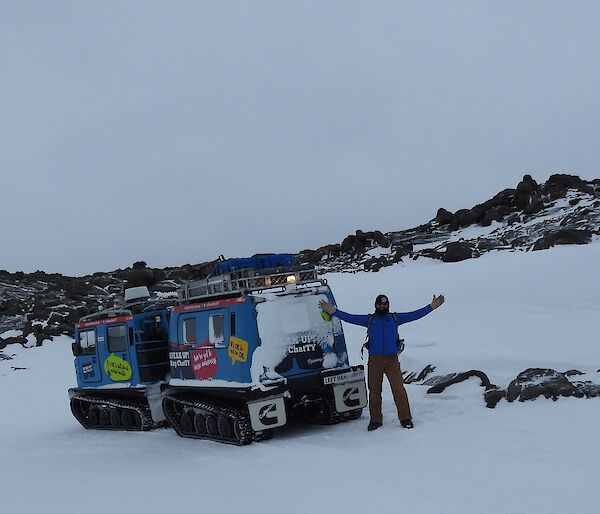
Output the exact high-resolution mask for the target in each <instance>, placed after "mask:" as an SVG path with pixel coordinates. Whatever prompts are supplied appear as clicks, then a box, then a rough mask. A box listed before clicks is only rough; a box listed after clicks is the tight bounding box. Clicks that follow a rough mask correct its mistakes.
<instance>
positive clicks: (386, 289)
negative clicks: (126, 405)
mask: <svg viewBox="0 0 600 514" xmlns="http://www.w3.org/2000/svg"><path fill="white" fill-rule="evenodd" d="M598 262H600V244H597V243H596V244H591V245H588V246H580V247H557V248H553V249H551V250H549V251H544V252H534V253H531V252H530V253H521V252H515V253H509V252H498V253H490V254H487V255H485V256H484V257H482V258H480V259H477V260H472V261H463V262H460V263H456V264H444V263H440V262H437V261H429V260H423V259H419V260H418V261H416V262H412V261H410V262H407V263H405V264H400V265H398V266H394V267H391V268H384V269H383V270H381V271H380V272H379V273H375V274H366V273H359V274H344V275H330V276H328V277H327V278H328V280H329V282H330V284H331V286H332V288H333V290H334V293H335V295H336V299H337V302H338V305H339V306H340V307H341V308H343V309H344V310H347V311H350V312H354V313H366V312H369V311H370V310H371V309H372V302H373V299H374V298H375V296H376V295H377V294H378V293H386V294H388V295H389V297H390V299H391V302H392V309H393V310H396V311H403V310H412V309H416V308H419V307H421V306H423V305H425V304H426V303H428V302H429V301H430V300H431V297H432V295H433V294H434V293H436V294H437V293H444V294H445V296H446V303H445V304H444V305H443V306H442V307H441V308H440V309H438V310H437V311H435V312H433V313H432V314H430V315H429V316H427V317H425V318H423V319H421V320H419V321H417V322H414V323H412V324H409V325H404V326H403V327H402V335H403V336H404V337H405V338H406V345H407V349H406V351H405V352H404V354H403V356H402V364H403V368H405V369H410V370H415V371H419V370H420V369H421V368H422V367H423V366H425V365H426V364H433V365H435V366H436V367H437V369H436V374H437V373H440V374H441V373H446V372H459V371H465V370H468V369H471V368H476V369H481V370H483V371H485V372H486V373H487V374H488V375H489V377H490V379H491V380H492V382H494V383H496V384H498V385H499V386H501V387H505V386H506V385H507V384H508V382H509V381H510V380H511V379H512V378H514V377H515V376H516V374H517V373H518V372H520V371H522V370H524V369H526V368H528V367H538V366H540V367H543V366H548V367H552V368H554V369H556V370H558V371H565V370H567V369H571V368H577V369H579V370H581V371H584V372H587V373H589V374H590V376H592V377H596V380H595V381H596V382H599V381H600V373H598V371H597V370H598V369H599V368H600V342H599V341H598V333H599V328H598V319H600V318H599V316H598V312H599V311H600V289H599V288H598V283H599V280H598V274H599V273H598ZM344 328H345V333H346V337H347V340H348V343H349V346H350V356H351V360H352V362H353V363H358V362H360V355H359V349H360V346H361V344H362V342H363V340H364V330H363V329H360V328H357V327H352V326H349V325H345V326H344ZM69 343H70V341H69V339H68V338H61V339H56V340H55V341H54V342H51V343H46V344H45V345H44V346H43V347H42V348H34V349H23V348H20V347H18V348H17V347H14V346H11V347H9V348H7V349H6V350H5V353H8V354H14V359H13V360H10V361H0V405H1V406H2V409H3V414H2V417H1V418H0V456H1V459H2V464H1V466H0V506H1V509H2V512H6V513H11V514H16V513H32V514H34V513H44V514H54V513H56V514H71V513H73V514H81V513H89V514H92V513H103V514H104V513H106V512H114V513H125V512H132V513H145V514H155V513H164V512H207V513H221V512H223V513H225V512H228V513H232V512H248V513H259V512H260V513H265V512H285V513H286V514H293V513H300V512H310V513H321V512H343V513H354V512H356V513H360V514H369V513H372V512H377V513H380V514H387V513H400V512H410V513H415V514H416V513H427V514H440V513H450V514H452V513H461V514H463V513H477V514H481V513H507V512H510V513H515V514H516V513H528V514H531V513H564V512H573V513H577V514H587V513H589V514H592V513H597V512H600V493H599V492H598V490H597V489H595V485H596V483H597V477H598V473H599V472H600V442H599V439H598V436H597V427H598V425H599V424H600V399H591V400H578V399H560V400H558V401H557V402H552V401H551V400H545V399H538V400H536V401H534V402H525V403H518V402H517V403H513V404H509V403H507V402H506V401H504V400H502V401H501V402H500V403H499V404H498V406H497V407H496V409H494V410H490V409H487V408H485V406H484V402H483V398H482V394H481V393H482V390H481V388H480V387H479V385H478V384H479V381H478V380H477V379H470V380H469V381H467V382H465V383H462V384H459V385H455V386H451V387H450V388H448V389H447V390H446V391H445V392H444V393H442V394H440V395H427V394H426V389H427V388H426V387H424V386H420V385H409V386H407V389H408V393H409V397H410V399H411V405H412V408H413V414H414V416H415V429H414V430H412V431H408V430H404V429H402V428H400V427H399V425H398V422H397V420H395V419H394V408H393V402H392V399H391V394H390V392H389V388H387V386H386V387H384V416H385V424H384V426H383V427H382V428H381V429H380V430H377V431H376V432H372V433H367V431H366V425H367V422H368V416H367V415H366V413H365V414H364V415H363V418H362V419H360V420H358V421H355V422H349V423H344V424H341V425H337V426H332V427H315V426H294V427H290V428H288V429H286V430H284V431H282V432H280V433H278V434H277V435H276V436H275V437H274V438H273V439H271V440H269V441H266V442H264V443H260V444H256V443H255V444H252V445H249V446H246V447H241V448H239V447H233V446H227V445H221V444H218V443H212V442H204V441H196V440H189V439H182V438H180V437H178V436H177V435H176V434H175V432H174V431H172V430H170V429H161V430H156V431H153V432H149V433H118V432H101V431H98V432H94V431H86V430H84V429H83V428H82V427H81V426H80V425H79V424H78V423H77V422H76V421H75V419H74V418H73V417H72V416H71V413H70V411H69V407H68V398H67V392H66V391H67V388H68V387H70V386H72V385H74V383H75V377H74V373H73V369H72V368H73V366H72V356H71V354H70V344H69ZM11 366H15V367H25V368H27V369H26V370H13V369H12V368H11Z"/></svg>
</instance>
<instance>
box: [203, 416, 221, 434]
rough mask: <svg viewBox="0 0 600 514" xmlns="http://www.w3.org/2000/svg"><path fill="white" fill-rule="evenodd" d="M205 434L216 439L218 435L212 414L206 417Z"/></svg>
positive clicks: (217, 427)
mask: <svg viewBox="0 0 600 514" xmlns="http://www.w3.org/2000/svg"><path fill="white" fill-rule="evenodd" d="M206 432H207V433H208V435H209V436H211V437H217V436H218V435H219V426H218V424H217V418H215V417H214V416H213V415H212V414H209V415H208V416H206Z"/></svg>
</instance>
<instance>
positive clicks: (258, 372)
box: [71, 254, 366, 444]
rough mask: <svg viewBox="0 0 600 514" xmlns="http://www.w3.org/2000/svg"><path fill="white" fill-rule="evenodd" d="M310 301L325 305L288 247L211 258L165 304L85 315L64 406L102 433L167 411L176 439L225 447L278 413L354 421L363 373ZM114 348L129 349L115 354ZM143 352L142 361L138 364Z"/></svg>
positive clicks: (331, 322) (249, 436)
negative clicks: (201, 275)
mask: <svg viewBox="0 0 600 514" xmlns="http://www.w3.org/2000/svg"><path fill="white" fill-rule="evenodd" d="M321 299H327V300H328V301H330V302H333V301H334V299H333V295H332V293H331V290H330V288H329V286H328V285H327V283H326V281H325V280H322V279H319V278H318V277H317V275H316V271H315V269H314V268H313V267H307V266H295V265H294V264H293V258H292V256H291V255H289V254H279V255H262V256H255V257H252V258H248V259H230V260H227V261H223V262H220V263H218V264H216V266H215V269H214V271H213V276H212V277H209V278H207V279H203V280H199V281H195V282H190V283H188V284H186V285H185V286H184V287H183V288H181V290H180V291H179V293H178V299H177V301H176V302H175V303H174V304H173V305H167V306H165V305H163V306H157V305H156V304H153V305H148V306H145V307H144V306H142V308H141V309H139V310H140V312H129V313H127V312H116V313H114V315H112V317H107V316H106V315H104V317H102V314H98V315H97V316H100V319H93V320H89V319H84V320H82V322H81V323H80V324H79V325H78V326H77V330H76V337H77V340H76V342H75V343H74V345H73V346H74V353H79V355H77V358H76V368H77V374H78V384H79V388H77V389H73V390H71V396H72V399H71V408H72V410H73V413H74V414H75V416H76V417H77V419H78V420H79V421H80V422H81V423H82V424H83V425H84V426H86V428H109V429H123V428H125V429H137V430H144V429H147V428H152V426H156V425H157V424H159V423H161V422H162V421H163V419H164V418H165V417H166V419H167V420H168V422H169V423H170V424H171V426H172V427H173V428H174V429H175V430H176V432H177V433H178V434H179V435H181V436H183V437H192V438H203V439H212V440H216V441H221V442H227V443H233V444H247V443H250V442H252V441H253V440H258V439H261V438H264V437H265V436H268V435H269V434H270V433H272V431H273V430H274V429H276V428H279V427H281V426H283V425H285V424H286V423H287V422H288V420H300V421H305V422H311V423H320V424H332V423H337V422H340V421H345V420H349V419H356V418H358V417H360V415H361V413H362V409H363V408H364V407H365V405H366V387H365V383H364V370H363V368H362V366H355V367H351V366H350V365H349V363H348V355H347V351H346V344H345V340H344V335H343V332H342V327H341V323H340V322H339V320H337V318H333V319H331V318H329V317H327V316H323V315H322V314H323V313H321V311H320V309H319V308H318V302H319V300H321ZM151 321H153V323H151ZM143 326H147V327H148V329H149V330H150V329H151V331H152V334H150V332H147V331H146V330H145V329H143V328H142V327H143ZM115 327H121V328H120V329H118V330H117V328H115ZM92 329H93V330H94V332H93V335H92ZM118 331H120V333H121V334H122V337H125V338H126V344H125V343H121V346H119V345H116V346H115V342H114V337H115V336H114V335H113V333H115V334H116V333H117V332H118ZM94 337H95V339H94ZM154 338H155V339H154ZM147 339H148V341H146V340H147ZM89 341H95V343H96V344H95V345H94V348H93V350H92V349H91V346H90V344H89ZM123 344H125V346H127V344H129V346H130V347H131V351H130V352H129V354H126V355H124V354H123V352H121V353H119V352H120V350H121V347H122V346H123ZM147 344H151V345H155V346H148V345H147ZM159 348H160V350H159ZM113 350H114V351H113ZM149 351H155V354H153V355H154V357H153V358H150V359H146V358H142V359H140V355H143V353H144V352H149ZM94 352H95V353H94ZM159 354H160V356H159ZM94 358H95V359H96V360H94ZM117 359H118V360H117ZM142 361H143V363H142ZM150 361H151V362H150ZM123 362H126V363H127V364H128V366H129V367H130V368H131V369H132V371H131V373H130V374H129V372H128V371H127V369H128V367H127V366H126V365H124V364H123ZM142 366H146V367H148V368H147V369H148V370H150V369H152V371H144V372H143V373H142V370H143V369H146V368H142ZM107 370H108V371H107ZM110 370H113V372H114V371H115V370H116V371H117V373H116V374H115V373H113V375H110ZM86 371H87V374H86ZM119 373H120V374H119ZM161 373H162V375H161ZM90 374H93V375H92V376H90ZM97 374H98V376H97ZM142 374H143V375H144V376H142ZM126 376H127V377H128V378H125V377H126ZM115 378H116V380H115ZM144 378H147V379H149V380H148V381H145V380H144ZM94 380H95V381H94ZM123 386H125V387H123ZM132 390H137V395H136V396H135V398H129V396H128V395H130V394H132V392H131V391H132ZM128 402H129V403H128ZM161 402H162V410H161V409H159V408H157V405H158V404H160V403H161ZM141 404H143V405H144V407H143V408H142V407H141V406H140V405H141ZM144 409H145V410H144ZM100 418H101V419H102V421H100ZM131 418H133V419H134V422H133V423H132V422H131V421H130V419H131Z"/></svg>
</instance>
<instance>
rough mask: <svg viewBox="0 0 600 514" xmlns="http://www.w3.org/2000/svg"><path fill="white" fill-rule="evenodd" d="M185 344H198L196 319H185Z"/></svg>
mask: <svg viewBox="0 0 600 514" xmlns="http://www.w3.org/2000/svg"><path fill="white" fill-rule="evenodd" d="M182 330H183V334H182V335H183V342H184V343H195V342H196V318H195V317H194V318H185V319H184V320H183V329H182Z"/></svg>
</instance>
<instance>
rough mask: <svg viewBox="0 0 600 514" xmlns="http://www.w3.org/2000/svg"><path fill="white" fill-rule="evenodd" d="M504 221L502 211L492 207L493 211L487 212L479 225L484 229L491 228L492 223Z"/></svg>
mask: <svg viewBox="0 0 600 514" xmlns="http://www.w3.org/2000/svg"><path fill="white" fill-rule="evenodd" d="M503 219H504V216H503V215H502V213H501V212H500V210H499V209H498V208H497V207H492V208H491V209H488V210H487V211H485V213H484V215H483V217H482V218H481V220H480V221H479V224H480V225H481V226H482V227H489V226H490V225H491V224H492V221H502V220H503Z"/></svg>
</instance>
